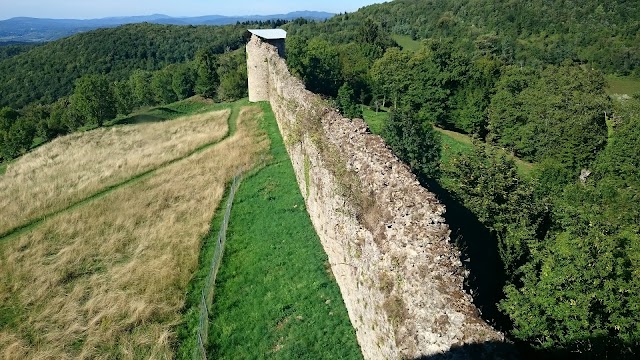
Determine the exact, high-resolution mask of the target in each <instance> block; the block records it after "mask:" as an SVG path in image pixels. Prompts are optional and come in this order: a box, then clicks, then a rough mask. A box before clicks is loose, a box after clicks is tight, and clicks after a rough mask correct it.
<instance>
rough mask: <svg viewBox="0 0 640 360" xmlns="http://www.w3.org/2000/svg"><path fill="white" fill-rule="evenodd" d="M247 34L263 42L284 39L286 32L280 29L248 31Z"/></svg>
mask: <svg viewBox="0 0 640 360" xmlns="http://www.w3.org/2000/svg"><path fill="white" fill-rule="evenodd" d="M249 32H250V33H252V34H253V35H255V36H258V37H261V38H263V39H265V40H277V39H286V38H287V32H286V31H284V30H282V29H249Z"/></svg>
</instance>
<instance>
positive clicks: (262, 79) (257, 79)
mask: <svg viewBox="0 0 640 360" xmlns="http://www.w3.org/2000/svg"><path fill="white" fill-rule="evenodd" d="M249 32H250V33H251V40H250V41H249V43H248V44H247V78H248V80H249V101H251V102H257V101H269V63H268V62H267V59H266V58H265V57H264V56H261V55H260V54H261V52H260V51H258V50H259V49H258V47H259V46H260V45H261V44H262V43H268V44H271V45H273V46H275V47H276V48H277V49H278V54H279V55H280V56H281V57H284V40H285V39H286V37H287V32H286V31H284V30H282V29H258V30H249Z"/></svg>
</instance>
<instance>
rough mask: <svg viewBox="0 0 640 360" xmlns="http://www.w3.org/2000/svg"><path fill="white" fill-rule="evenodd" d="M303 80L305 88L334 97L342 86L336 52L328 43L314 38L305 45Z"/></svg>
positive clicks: (338, 58)
mask: <svg viewBox="0 0 640 360" xmlns="http://www.w3.org/2000/svg"><path fill="white" fill-rule="evenodd" d="M306 50H307V51H306V54H305V57H304V60H303V64H304V67H303V79H304V82H305V84H306V85H307V88H308V89H309V90H310V91H312V92H317V93H321V94H325V95H329V96H333V97H335V96H336V95H337V94H338V89H339V88H340V84H342V73H341V67H340V57H339V54H338V50H337V49H336V47H335V46H334V45H332V44H331V43H329V42H328V41H325V40H321V39H319V38H314V39H311V40H309V42H308V43H307V49H306Z"/></svg>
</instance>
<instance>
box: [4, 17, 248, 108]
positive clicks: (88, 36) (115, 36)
mask: <svg viewBox="0 0 640 360" xmlns="http://www.w3.org/2000/svg"><path fill="white" fill-rule="evenodd" d="M245 30H246V28H245V27H244V26H241V25H230V26H197V27H195V26H175V25H155V24H147V23H143V24H133V25H124V26H121V27H117V28H108V29H98V30H95V31H91V32H87V33H82V34H77V35H74V36H71V37H68V38H65V39H61V40H58V41H54V42H50V43H46V44H44V45H40V46H37V47H34V48H32V49H30V50H29V51H26V52H22V50H23V49H24V48H22V47H17V48H11V47H10V48H7V56H5V59H2V60H0V106H11V107H13V108H18V109H19V108H22V107H23V106H26V105H29V104H33V103H38V104H43V105H45V104H51V103H53V102H54V101H56V100H57V99H59V98H61V97H64V96H69V94H70V93H71V92H72V90H73V86H74V81H75V80H76V79H78V78H80V77H81V76H83V75H88V74H106V75H107V76H108V78H109V80H110V81H122V80H126V79H128V78H129V77H130V76H131V73H132V72H133V71H134V70H145V71H156V70H159V69H162V68H164V67H165V66H167V65H170V64H177V63H184V62H186V61H190V60H193V59H194V57H195V54H196V52H197V51H198V49H201V48H207V49H213V52H214V53H217V54H222V53H224V52H225V51H229V50H234V49H238V48H240V47H242V46H243V45H244V38H243V36H244V32H245ZM11 52H18V53H17V54H11ZM10 55H11V56H10Z"/></svg>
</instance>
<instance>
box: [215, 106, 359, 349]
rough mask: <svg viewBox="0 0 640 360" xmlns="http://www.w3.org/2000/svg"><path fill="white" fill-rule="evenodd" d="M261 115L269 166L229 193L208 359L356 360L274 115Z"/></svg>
mask: <svg viewBox="0 0 640 360" xmlns="http://www.w3.org/2000/svg"><path fill="white" fill-rule="evenodd" d="M262 107H263V109H264V112H265V116H264V117H265V119H264V121H263V129H264V130H265V131H266V133H267V134H268V135H269V138H270V140H271V149H270V153H271V156H272V161H271V162H270V163H269V164H267V165H266V166H265V167H264V168H262V169H261V170H260V171H259V172H257V173H256V174H254V175H251V176H247V177H245V179H244V180H243V183H242V185H241V186H240V188H239V190H238V192H237V193H236V201H235V202H234V206H233V209H232V214H231V219H232V221H231V223H230V224H229V229H228V233H227V242H226V245H225V256H224V258H223V262H222V267H221V269H220V272H219V273H218V280H217V284H216V288H215V298H214V305H213V312H212V313H213V315H212V319H211V320H210V323H211V329H210V331H209V343H210V345H209V347H208V353H209V356H208V357H209V358H215V359H256V358H277V359H361V358H362V355H361V353H360V349H359V346H358V344H357V341H356V337H355V332H354V330H353V328H352V326H351V323H350V322H349V318H348V315H347V311H346V308H345V306H344V302H343V301H342V297H341V295H340V291H339V289H338V286H337V284H336V282H335V279H333V277H332V274H331V270H330V267H329V265H328V261H327V255H326V254H325V253H324V250H323V248H322V245H321V244H320V240H319V238H318V236H317V234H316V233H315V230H314V228H313V226H312V224H311V220H310V218H309V215H308V214H307V212H306V209H305V203H304V200H303V198H302V195H301V194H300V189H299V188H298V184H297V183H296V178H295V175H294V172H293V167H292V165H291V162H290V161H289V158H288V155H287V153H286V150H285V147H284V144H283V141H282V137H281V136H280V134H279V131H278V127H277V124H276V122H275V119H274V116H273V113H272V112H271V108H270V106H269V105H268V104H267V103H263V104H262Z"/></svg>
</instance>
